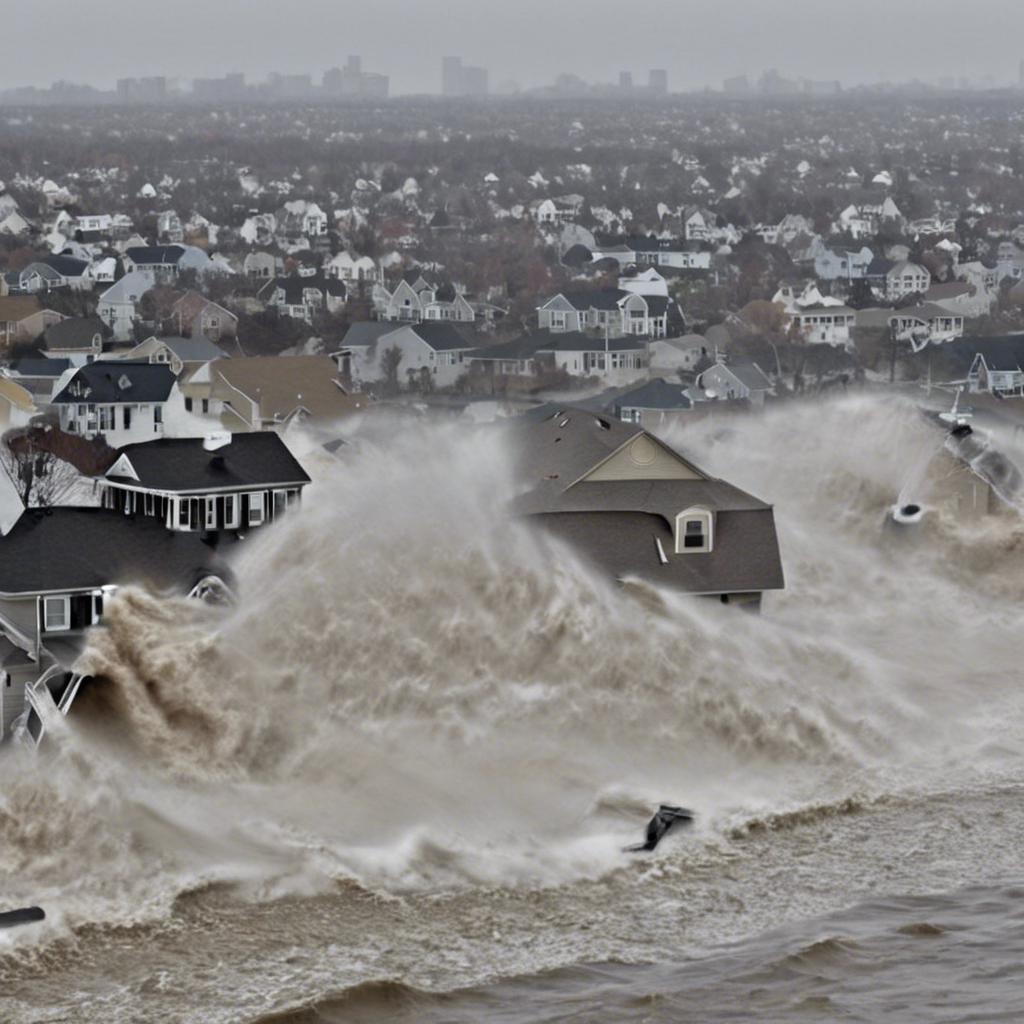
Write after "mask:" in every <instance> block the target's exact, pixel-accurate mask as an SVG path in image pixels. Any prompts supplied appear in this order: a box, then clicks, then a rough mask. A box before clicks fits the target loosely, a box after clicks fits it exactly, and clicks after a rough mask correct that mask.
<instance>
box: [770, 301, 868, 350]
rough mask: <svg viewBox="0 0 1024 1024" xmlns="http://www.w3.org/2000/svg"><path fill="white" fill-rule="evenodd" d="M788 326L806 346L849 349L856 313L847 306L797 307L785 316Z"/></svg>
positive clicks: (851, 342)
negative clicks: (790, 326)
mask: <svg viewBox="0 0 1024 1024" xmlns="http://www.w3.org/2000/svg"><path fill="white" fill-rule="evenodd" d="M787 316H788V319H789V322H790V324H791V325H792V326H793V328H794V329H795V330H796V331H797V332H799V334H800V337H801V338H802V339H803V341H804V342H805V343H806V344H808V345H833V346H836V347H838V346H842V347H843V348H850V346H851V345H852V344H853V336H852V334H851V331H852V330H853V328H854V326H855V324H856V322H857V311H856V310H854V309H850V307H849V306H837V305H814V306H798V307H796V308H795V309H794V310H793V311H792V312H790V313H788V314H787Z"/></svg>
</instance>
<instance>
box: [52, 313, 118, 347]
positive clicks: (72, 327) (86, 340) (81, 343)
mask: <svg viewBox="0 0 1024 1024" xmlns="http://www.w3.org/2000/svg"><path fill="white" fill-rule="evenodd" d="M106 333H107V328H106V327H105V326H104V324H103V321H102V320H99V319H97V318H96V317H91V316H73V317H68V319H67V320H61V321H60V322H59V323H55V324H50V326H49V327H47V328H46V330H45V331H43V341H44V342H45V345H46V348H47V349H48V350H50V351H54V350H57V351H70V350H72V349H79V348H85V349H91V348H92V347H93V339H94V338H95V337H96V335H97V334H98V335H99V336H100V343H101V344H102V341H103V338H104V336H105V335H106Z"/></svg>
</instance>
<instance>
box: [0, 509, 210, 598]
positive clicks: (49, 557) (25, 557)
mask: <svg viewBox="0 0 1024 1024" xmlns="http://www.w3.org/2000/svg"><path fill="white" fill-rule="evenodd" d="M0 562H2V564H3V567H4V571H3V578H2V579H0V592H2V593H5V594H38V593H42V592H44V591H61V590H80V589H87V588H88V589H92V588H95V587H101V586H105V585H108V584H126V583H147V584H150V585H152V586H156V587H160V588H174V589H176V590H188V589H191V587H192V586H194V584H195V583H196V582H198V580H199V579H200V578H201V577H202V576H205V575H207V574H208V573H209V572H210V571H211V570H212V571H215V572H216V573H217V575H219V576H221V577H222V578H224V579H229V578H230V576H229V574H228V571H227V569H226V568H225V567H224V566H223V565H222V564H221V563H220V561H219V560H218V559H217V558H216V556H215V555H214V553H213V552H212V551H211V549H210V548H209V547H208V546H207V545H206V544H204V543H203V541H202V537H201V535H200V534H198V533H178V532H174V531H171V530H168V529H166V528H165V527H164V524H163V523H162V522H160V521H159V520H157V519H153V518H150V517H139V518H137V519H129V518H128V517H126V516H124V515H122V514H121V513H120V512H114V511H108V510H106V509H98V508H54V509H49V510H47V511H46V512H39V511H37V510H35V509H32V510H29V511H28V512H25V513H24V514H23V515H22V517H21V518H20V519H19V520H18V522H17V523H16V524H15V526H14V528H13V529H12V530H11V531H10V533H8V534H7V536H6V537H0Z"/></svg>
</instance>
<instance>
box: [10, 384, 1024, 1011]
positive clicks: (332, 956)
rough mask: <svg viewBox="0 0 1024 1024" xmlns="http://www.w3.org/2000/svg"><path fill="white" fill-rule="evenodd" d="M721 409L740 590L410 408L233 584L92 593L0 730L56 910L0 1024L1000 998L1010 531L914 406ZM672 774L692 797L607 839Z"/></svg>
mask: <svg viewBox="0 0 1024 1024" xmlns="http://www.w3.org/2000/svg"><path fill="white" fill-rule="evenodd" d="M714 429H715V430H718V428H717V427H716V428H714ZM711 430H712V428H710V427H709V428H701V429H699V430H697V431H693V430H690V431H688V432H687V433H685V434H683V435H681V436H680V437H678V438H675V439H674V440H676V441H677V442H678V443H680V444H681V446H683V447H684V448H686V449H687V451H688V453H689V454H691V455H692V456H693V457H694V458H695V459H696V461H697V462H698V463H702V464H704V465H705V466H707V468H709V469H710V470H712V471H713V472H717V473H720V474H721V475H723V476H727V477H728V478H729V479H731V480H732V481H734V482H735V483H737V484H739V485H740V486H743V487H746V488H748V489H749V490H751V491H752V492H754V493H756V494H758V495H759V496H762V497H764V498H767V499H769V500H772V501H774V502H775V503H776V506H777V518H778V523H779V528H780V536H781V539H782V544H783V554H784V559H785V563H786V568H787V577H788V579H787V582H788V590H787V591H786V593H785V594H782V595H775V596H773V597H772V598H770V599H769V601H768V602H767V603H766V608H765V613H764V615H762V616H761V617H760V618H756V617H751V616H746V615H735V614H730V613H729V610H728V609H722V608H721V607H720V606H717V605H704V604H701V603H694V602H691V601H686V600H675V599H672V598H670V597H666V598H664V599H663V600H662V601H660V602H657V601H635V600H632V599H630V598H627V597H626V596H625V595H624V594H623V593H622V592H621V591H617V590H614V589H612V588H609V587H606V586H604V585H603V584H602V583H601V582H600V581H597V580H594V579H592V578H590V577H589V576H588V575H587V574H586V572H585V571H584V570H582V569H580V568H579V567H578V566H577V565H576V563H575V562H574V561H573V560H572V558H571V557H569V556H568V555H567V554H566V553H565V552H561V551H558V550H554V549H551V548H545V549H541V548H539V547H538V546H537V544H536V542H535V541H534V540H533V539H532V538H530V537H528V536H527V535H526V534H525V533H522V532H521V531H520V530H518V529H510V528H508V527H507V525H506V524H504V523H503V522H502V521H501V519H500V507H501V501H502V498H503V496H504V494H505V493H506V492H505V483H504V480H503V477H502V474H501V471H500V466H501V460H500V457H499V452H498V451H497V447H496V445H497V442H496V441H495V439H494V438H493V437H491V436H490V435H488V434H484V435H476V434H465V433H463V434H458V433H456V432H454V431H450V430H442V429H439V430H437V431H427V432H422V431H421V432H419V433H418V434H416V435H415V436H406V437H403V438H400V439H399V440H398V441H396V443H395V445H394V448H393V449H391V450H389V451H387V452H373V451H364V452H363V453H361V454H359V455H357V456H356V457H355V458H354V459H353V461H352V462H351V463H350V464H348V465H346V466H345V467H343V468H342V470H341V471H340V472H339V474H338V478H337V479H336V480H332V481H323V482H319V483H318V484H317V485H316V490H315V492H314V493H313V494H312V495H311V500H310V501H309V503H308V505H307V507H306V509H305V510H304V512H303V514H302V516H301V517H298V518H295V519H294V520H292V521H291V522H290V523H288V524H287V525H285V526H284V527H282V528H281V529H279V530H275V531H270V532H268V533H267V534H266V535H265V536H264V538H263V539H262V540H261V541H260V542H259V543H258V544H256V545H254V546H253V547H251V548H250V549H248V550H247V551H246V552H245V553H244V554H245V561H244V563H243V564H242V565H241V566H240V567H239V575H240V579H241V585H242V589H243V593H244V598H243V600H242V603H241V605H240V606H239V607H238V608H236V609H234V610H232V611H230V612H227V613H224V614H223V615H221V616H219V617H215V618H214V619H210V618H208V617H205V616H204V615H202V614H200V613H199V612H198V611H197V610H196V609H194V608H189V607H186V606H185V605H183V604H179V603H175V602H171V603H167V602H158V601H156V600H154V599H152V598H151V597H149V596H147V595H144V594H140V593H134V592H125V593H123V594H122V595H121V596H120V598H119V599H118V600H117V601H115V602H114V603H113V604H112V606H111V609H110V621H109V626H108V628H107V629H105V630H104V631H102V632H101V633H98V634H97V636H96V637H95V640H94V643H93V646H92V649H91V652H90V655H89V656H90V658H91V659H92V663H93V666H94V668H95V669H96V670H97V671H102V672H103V673H104V674H105V675H106V676H107V677H109V679H110V682H109V684H108V685H107V686H106V687H105V688H104V689H102V690H97V691H95V692H93V693H92V694H90V695H89V696H88V698H87V699H86V700H84V701H83V703H82V705H81V706H80V707H76V709H75V712H74V713H73V715H72V717H71V718H70V719H69V720H68V723H67V729H66V730H64V734H63V735H59V736H57V737H56V739H55V742H54V744H53V745H52V748H51V750H50V751H49V752H47V753H46V754H41V755H38V756H37V755H30V754H27V753H26V752H23V751H18V750H8V751H5V752H4V754H3V760H2V765H3V771H4V778H5V784H4V787H3V790H2V793H0V877H2V882H3V886H2V891H3V892H4V900H5V901H9V902H10V903H11V904H20V903H23V902H38V903H41V904H42V905H44V906H45V907H46V908H47V910H48V913H49V919H48V921H47V922H46V923H45V924H44V925H42V926H34V927H33V928H31V929H26V930H24V931H22V932H18V933H13V932H12V933H9V934H7V935H4V936H2V937H0V942H2V943H3V945H0V1020H3V1021H5V1022H6V1021H11V1022H29V1021H32V1022H42V1021H76V1022H77V1021H103V1022H108V1021H132V1022H147V1021H153V1022H157V1021H159V1022H161V1024H164V1022H170V1021H189V1022H191V1021H196V1022H199V1021H202V1022H221V1021H223V1022H229V1021H230V1022H239V1021H241V1022H255V1021H266V1020H282V1021H320V1020H325V1021H335V1020H336V1021H362V1020H366V1021H427V1022H431V1021H437V1022H440V1021H476V1020H488V1021H510V1022H511V1021H517V1022H518V1021H679V1020H694V1021H698V1020H699V1021H717V1020H723V1021H725V1020H746V1019H757V1020H779V1021H790V1020H837V1019H848V1020H863V1021H875V1020H879V1019H886V1020H894V1021H899V1020H907V1021H920V1020H935V1021H946V1020H949V1021H954V1020H955V1021H967V1020H978V1021H980V1020H985V1021H988V1020H1000V1019H1005V1020H1013V1019H1020V1018H1021V1017H1024V1006H1022V1005H1021V1002H1022V1000H1021V992H1022V991H1024V986H1022V985H1021V980H1022V979H1021V977H1020V964H1021V962H1022V959H1021V953H1022V948H1021V947H1022V943H1024V931H1022V917H1021V911H1020V909H1019V907H1020V894H1021V889H1020V888H1019V887H1020V886H1021V885H1022V884H1024V879H1022V875H1024V870H1022V857H1021V852H1020V850H1021V837H1022V836H1024V828H1022V826H1024V820H1022V819H1024V810H1022V809H1021V808H1022V801H1021V789H1022V786H1024V774H1022V772H1021V768H1022V764H1024V761H1022V752H1024V719H1022V711H1024V697H1022V694H1021V688H1020V683H1019V671H1020V669H1019V664H1020V651H1021V643H1020V640H1019V637H1020V635H1021V613H1020V607H1021V597H1022V595H1024V571H1022V570H1024V528H1022V526H1021V524H1020V521H1019V520H1018V519H1016V518H1015V517H1012V516H1007V517H998V518H996V519H993V520H991V521H985V522H981V523H967V522H962V521H959V520H957V519H956V518H955V517H952V516H950V515H948V514H947V513H945V512H943V511H942V510H941V508H940V507H939V506H938V495H939V493H940V489H941V483H942V481H941V479H939V480H937V479H935V474H934V473H930V472H929V471H928V470H927V468H926V467H927V465H928V464H929V459H930V456H931V455H932V453H934V452H935V451H937V450H938V447H939V443H940V441H941V438H937V437H936V436H935V435H933V434H931V433H930V432H929V431H930V428H929V427H928V426H927V425H926V424H925V423H924V421H923V420H922V419H921V418H920V417H918V416H917V414H916V413H915V411H914V410H913V409H912V408H911V407H909V406H904V405H900V404H895V403H894V404H883V403H878V402H872V401H869V400H865V399H848V400H842V401H840V402H836V403H834V404H832V405H829V406H825V407H821V408H817V407H813V406H794V407H793V408H791V409H787V410H781V411H779V412H777V413H773V414H771V415H769V416H766V417H763V418H751V419H749V420H742V421H737V423H736V424H735V426H733V427H731V428H730V429H729V430H727V431H719V432H717V433H711V432H710V431H711ZM908 489H909V490H911V491H913V492H914V493H913V495H912V497H913V498H915V499H916V500H918V501H920V502H921V503H922V504H924V505H925V507H926V508H927V509H928V513H927V514H926V517H925V522H924V524H923V525H922V526H921V527H920V528H919V530H917V531H915V532H914V534H913V535H912V536H909V535H907V534H905V533H904V534H899V533H896V532H893V531H891V530H888V529H886V528H885V527H884V525H883V523H884V518H885V512H886V509H887V508H888V507H889V506H890V505H892V503H893V502H894V501H895V499H896V496H897V495H898V494H900V493H901V492H903V493H907V492H908ZM662 800H668V801H672V802H678V803H683V804H685V805H687V806H690V807H693V808H694V810H695V811H696V812H697V821H696V823H695V825H694V826H693V828H691V829H689V830H687V831H685V832H683V833H681V834H678V835H674V836H672V837H671V838H670V839H669V840H668V841H666V842H665V843H663V844H662V846H661V847H659V849H658V851H657V852H656V853H655V854H654V855H652V856H648V857H636V856H631V855H628V854H625V853H623V852H622V847H623V846H624V845H626V844H628V843H629V842H633V841H635V840H636V839H637V838H638V836H639V834H640V832H641V830H642V828H643V825H644V822H645V820H646V816H647V815H648V813H649V811H650V809H651V807H652V806H654V805H656V804H657V803H658V802H660V801H662Z"/></svg>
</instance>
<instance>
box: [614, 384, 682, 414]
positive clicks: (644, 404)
mask: <svg viewBox="0 0 1024 1024" xmlns="http://www.w3.org/2000/svg"><path fill="white" fill-rule="evenodd" d="M692 407H693V403H692V402H691V401H690V400H689V398H687V397H686V388H685V387H683V385H682V384H680V383H675V384H669V383H668V382H667V381H666V380H665V379H664V378H662V377H656V378H655V379H654V380H650V381H648V382H647V383H646V384H642V385H641V386H640V387H638V388H634V389H633V390H632V391H627V392H626V393H625V394H623V395H619V397H618V398H616V399H615V408H616V409H690V408H692Z"/></svg>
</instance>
